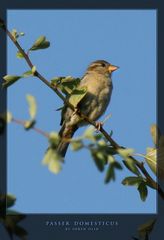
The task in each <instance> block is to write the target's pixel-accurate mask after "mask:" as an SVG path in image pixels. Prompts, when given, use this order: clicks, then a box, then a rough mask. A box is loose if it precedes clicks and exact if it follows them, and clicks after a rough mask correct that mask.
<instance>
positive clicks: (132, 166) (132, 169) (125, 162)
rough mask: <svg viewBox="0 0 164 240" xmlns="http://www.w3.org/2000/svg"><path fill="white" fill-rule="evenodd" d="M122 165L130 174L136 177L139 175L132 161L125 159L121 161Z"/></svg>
mask: <svg viewBox="0 0 164 240" xmlns="http://www.w3.org/2000/svg"><path fill="white" fill-rule="evenodd" d="M123 163H124V165H125V166H126V167H127V169H129V170H130V171H131V172H133V173H134V174H136V175H137V176H140V175H141V174H140V172H139V170H138V168H137V166H136V165H135V162H134V160H133V159H131V158H129V157H127V158H126V160H123Z"/></svg>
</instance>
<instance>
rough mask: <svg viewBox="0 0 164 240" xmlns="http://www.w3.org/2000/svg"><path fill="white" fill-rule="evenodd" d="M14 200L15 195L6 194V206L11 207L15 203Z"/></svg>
mask: <svg viewBox="0 0 164 240" xmlns="http://www.w3.org/2000/svg"><path fill="white" fill-rule="evenodd" d="M15 201H16V197H15V196H14V195H11V194H7V196H6V205H7V208H9V207H12V206H13V205H14V204H15Z"/></svg>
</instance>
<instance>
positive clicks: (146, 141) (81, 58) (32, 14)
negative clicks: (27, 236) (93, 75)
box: [7, 10, 156, 213]
mask: <svg viewBox="0 0 164 240" xmlns="http://www.w3.org/2000/svg"><path fill="white" fill-rule="evenodd" d="M8 28H9V29H10V30H12V29H13V28H16V29H17V30H18V31H20V32H22V31H23V32H25V37H22V38H21V39H20V43H21V45H22V46H23V48H24V49H28V48H29V47H31V45H32V44H33V42H34V41H35V40H36V39H37V38H38V36H40V35H45V36H46V37H47V39H48V40H49V41H50V42H51V47H50V48H49V49H47V50H42V51H36V52H33V53H32V54H31V59H32V61H33V63H34V65H36V66H37V69H38V70H39V71H40V72H41V73H42V74H43V75H44V76H45V77H46V78H47V79H52V77H54V76H68V75H71V76H74V77H80V76H82V75H83V74H84V72H85V69H86V67H87V65H88V64H89V63H90V62H92V61H94V60H98V59H104V60H107V61H109V62H111V63H113V64H114V65H117V66H120V69H119V71H116V72H115V73H114V74H113V85H114V89H113V93H112V100H111V102H110V106H109V107H108V109H107V111H106V115H107V114H109V113H111V114H112V117H111V118H110V120H108V122H107V123H106V124H105V129H106V130H107V131H109V132H110V131H111V130H113V137H114V139H115V140H116V141H118V143H120V144H121V145H124V146H126V147H130V148H131V147H132V148H134V149H135V150H136V152H138V153H145V151H146V150H145V149H146V147H148V146H152V145H153V144H152V140H151V137H150V130H149V129H150V125H151V124H152V123H154V122H156V11H155V10H146V11H144V10H44V11H43V10H8ZM15 55H16V48H15V46H14V45H13V43H11V42H10V41H9V40H8V52H7V56H8V74H13V75H19V74H22V73H23V72H25V71H26V70H28V67H27V65H26V63H25V61H24V60H19V59H16V57H15ZM26 94H32V95H34V96H35V97H36V99H37V103H38V114H37V127H39V128H41V129H43V130H45V131H47V132H50V131H58V130H59V127H60V126H59V122H60V112H56V111H55V109H57V108H59V107H61V106H62V102H61V100H60V99H59V98H58V97H57V96H56V95H54V93H53V92H52V91H51V90H50V89H49V88H47V87H46V86H45V85H44V84H43V83H42V82H40V81H39V80H38V79H34V78H27V79H23V80H20V81H18V82H17V83H16V84H14V85H12V86H11V87H10V88H9V90H8V109H9V110H10V111H11V112H12V113H13V115H14V117H15V118H17V119H27V118H28V107H27V103H26V100H25V96H26ZM102 119H103V118H102ZM83 131H84V128H81V129H80V130H78V131H77V133H76V136H78V135H80V134H81V133H82V132H83ZM47 146H48V143H47V140H46V139H45V138H44V137H42V136H40V135H39V134H37V133H35V132H34V131H29V132H26V131H24V129H23V128H22V127H20V126H17V125H14V124H9V126H8V162H7V169H8V171H7V174H8V181H7V187H8V192H10V193H12V194H14V195H15V196H16V197H17V202H16V205H15V209H17V210H19V211H21V212H24V213H154V212H155V211H156V193H155V191H153V190H151V189H149V196H148V199H147V200H146V202H144V203H143V202H142V201H141V200H140V198H139V194H138V192H137V190H136V189H135V188H133V187H125V186H123V185H122V184H121V181H122V179H123V178H124V177H126V176H129V175H131V173H130V172H129V171H128V170H126V169H124V171H118V172H117V179H116V181H115V182H111V183H110V184H107V185H105V184H104V177H105V172H104V173H100V172H99V171H98V170H97V168H96V166H95V165H94V162H93V160H92V158H91V156H90V154H89V152H88V151H87V150H81V151H79V152H72V151H71V150H70V149H69V150H68V152H67V156H66V162H65V164H64V166H63V170H62V172H61V173H60V174H59V175H54V174H52V173H50V172H49V171H48V169H47V168H46V167H44V166H42V164H41V161H42V158H43V155H44V152H45V150H46V148H47Z"/></svg>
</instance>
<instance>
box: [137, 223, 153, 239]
mask: <svg viewBox="0 0 164 240" xmlns="http://www.w3.org/2000/svg"><path fill="white" fill-rule="evenodd" d="M155 223H156V219H151V220H149V221H147V222H146V223H144V224H142V225H141V226H139V228H138V232H139V236H140V237H141V238H144V237H145V236H146V234H148V235H149V234H150V233H151V232H152V230H153V228H154V225H155Z"/></svg>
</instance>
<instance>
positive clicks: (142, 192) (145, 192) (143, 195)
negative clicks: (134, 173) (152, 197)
mask: <svg viewBox="0 0 164 240" xmlns="http://www.w3.org/2000/svg"><path fill="white" fill-rule="evenodd" d="M137 189H138V191H139V194H140V198H141V200H142V201H145V200H146V198H147V195H148V190H147V186H146V183H145V182H143V181H142V182H141V183H140V184H139V186H138V188H137Z"/></svg>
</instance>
